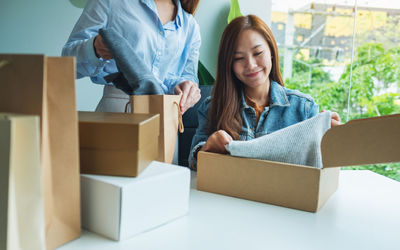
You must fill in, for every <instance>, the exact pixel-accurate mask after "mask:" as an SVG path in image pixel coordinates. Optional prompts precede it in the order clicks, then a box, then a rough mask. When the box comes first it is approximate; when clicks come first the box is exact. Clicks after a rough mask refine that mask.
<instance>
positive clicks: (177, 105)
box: [174, 102, 185, 134]
mask: <svg viewBox="0 0 400 250" xmlns="http://www.w3.org/2000/svg"><path fill="white" fill-rule="evenodd" d="M174 104H175V105H176V107H177V108H178V128H179V133H181V134H182V133H183V132H184V131H185V127H184V126H183V120H182V112H181V109H180V107H179V104H178V103H177V102H174Z"/></svg>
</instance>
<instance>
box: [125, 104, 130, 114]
mask: <svg viewBox="0 0 400 250" xmlns="http://www.w3.org/2000/svg"><path fill="white" fill-rule="evenodd" d="M129 104H131V101H129V102H127V103H126V104H125V113H128V107H129Z"/></svg>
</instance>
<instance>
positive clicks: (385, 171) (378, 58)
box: [285, 43, 400, 181]
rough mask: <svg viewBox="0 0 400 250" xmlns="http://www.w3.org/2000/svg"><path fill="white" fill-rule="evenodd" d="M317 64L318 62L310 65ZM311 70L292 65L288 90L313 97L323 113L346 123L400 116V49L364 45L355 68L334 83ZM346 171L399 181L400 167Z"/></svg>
mask: <svg viewBox="0 0 400 250" xmlns="http://www.w3.org/2000/svg"><path fill="white" fill-rule="evenodd" d="M307 63H308V64H313V63H314V64H315V60H309V61H307ZM308 70H309V69H307V67H301V66H299V65H296V64H295V63H294V64H293V76H294V77H293V78H290V79H287V80H286V82H285V84H286V87H288V88H293V89H298V90H300V91H302V92H303V93H306V94H310V95H311V96H312V97H313V98H314V99H315V101H316V103H318V104H319V106H320V109H321V110H322V109H323V110H332V111H335V112H338V113H339V115H340V117H342V119H345V118H346V116H347V112H349V111H350V114H349V118H350V119H357V118H363V117H373V116H381V115H389V114H394V113H400V105H399V102H400V94H399V89H400V47H393V48H390V49H385V48H384V46H383V44H382V43H364V44H362V45H361V46H359V47H358V49H357V55H356V59H355V61H354V62H353V65H350V64H349V65H347V66H346V69H345V71H344V73H343V74H342V75H341V77H340V78H339V81H338V82H333V81H332V80H331V79H330V78H329V76H327V75H326V74H324V73H323V72H321V71H322V69H321V68H319V67H315V68H313V69H312V71H311V72H312V74H311V76H312V80H311V83H309V80H308V78H309V72H308ZM350 74H352V88H351V92H350V110H348V109H347V104H348V103H347V100H348V88H349V79H350ZM344 169H368V170H372V171H374V172H376V173H379V174H382V175H385V176H387V177H390V178H392V179H395V180H398V181H400V163H390V164H375V165H365V166H358V167H348V168H344Z"/></svg>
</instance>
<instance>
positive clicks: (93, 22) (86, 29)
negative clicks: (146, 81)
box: [62, 0, 201, 94]
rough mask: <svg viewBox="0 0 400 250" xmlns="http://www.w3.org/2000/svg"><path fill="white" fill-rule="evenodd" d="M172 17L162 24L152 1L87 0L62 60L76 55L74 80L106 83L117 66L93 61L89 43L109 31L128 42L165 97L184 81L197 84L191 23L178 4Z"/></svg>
mask: <svg viewBox="0 0 400 250" xmlns="http://www.w3.org/2000/svg"><path fill="white" fill-rule="evenodd" d="M176 5H177V14H176V18H175V19H174V20H173V21H171V22H168V23H166V24H164V25H162V23H161V21H160V19H159V18H158V14H157V7H156V5H155V3H154V0H118V1H112V0H89V1H88V3H87V5H86V7H85V9H84V10H83V12H82V15H81V17H80V18H79V20H78V22H77V23H76V25H75V27H74V29H73V30H72V33H71V35H70V37H69V39H68V41H67V43H66V44H65V46H64V48H63V51H62V55H63V56H76V60H77V78H81V77H85V76H89V77H90V78H91V80H92V81H93V82H94V83H98V84H107V83H106V82H105V80H104V78H103V77H104V76H106V75H108V74H110V73H115V72H117V71H118V70H117V67H116V64H115V61H114V60H113V59H111V60H103V59H102V58H97V56H96V55H95V52H94V48H93V41H94V38H95V36H96V35H97V34H98V31H99V29H101V28H113V29H115V30H116V31H117V32H119V33H120V34H121V35H122V36H123V37H125V38H126V39H127V40H128V41H131V45H132V48H133V49H134V50H135V51H136V52H137V53H138V55H139V56H140V57H141V58H143V60H142V61H141V62H140V63H144V64H145V65H146V66H148V67H149V69H150V70H151V71H152V72H153V74H154V75H155V76H156V77H157V78H158V79H159V80H160V81H161V82H162V83H163V84H162V86H161V87H162V88H163V90H164V92H165V93H170V94H172V93H173V90H174V88H175V86H176V85H177V84H178V83H180V82H182V81H185V80H190V81H193V82H196V83H198V78H197V65H198V59H199V48H200V44H201V39H200V30H199V26H198V24H197V23H196V21H195V19H194V18H193V16H192V15H191V14H188V13H187V12H186V11H184V10H183V9H182V6H181V4H180V1H179V0H178V1H176Z"/></svg>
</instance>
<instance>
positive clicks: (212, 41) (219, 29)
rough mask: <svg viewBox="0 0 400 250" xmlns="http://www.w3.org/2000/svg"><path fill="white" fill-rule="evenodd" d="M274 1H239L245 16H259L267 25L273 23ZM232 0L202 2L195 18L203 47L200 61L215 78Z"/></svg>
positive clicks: (207, 0) (204, 0) (202, 0)
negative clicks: (272, 6)
mask: <svg viewBox="0 0 400 250" xmlns="http://www.w3.org/2000/svg"><path fill="white" fill-rule="evenodd" d="M271 1H272V0H239V5H240V10H241V12H242V14H243V15H249V14H253V15H257V16H259V17H260V18H261V19H263V20H264V21H265V22H266V23H267V24H270V23H271V15H270V13H271ZM230 4H231V1H230V0H200V4H199V7H198V9H197V12H196V14H195V18H196V20H197V22H198V23H199V25H200V32H201V38H202V45H201V48H200V61H201V62H202V63H203V64H204V65H205V66H206V68H207V69H208V70H209V71H210V73H211V74H212V75H213V76H214V77H215V73H216V72H215V71H216V67H217V54H218V46H219V40H220V38H221V35H222V33H223V31H224V29H225V27H226V25H227V18H228V13H229V8H230Z"/></svg>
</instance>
